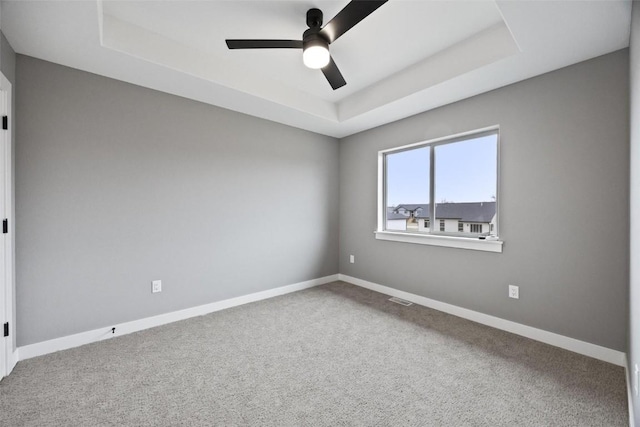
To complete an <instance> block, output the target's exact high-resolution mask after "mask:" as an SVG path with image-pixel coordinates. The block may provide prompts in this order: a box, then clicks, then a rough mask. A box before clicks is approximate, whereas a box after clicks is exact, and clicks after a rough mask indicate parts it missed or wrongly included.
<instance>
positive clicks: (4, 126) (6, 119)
mask: <svg viewBox="0 0 640 427" xmlns="http://www.w3.org/2000/svg"><path fill="white" fill-rule="evenodd" d="M2 129H4V130H7V129H9V117H8V116H2Z"/></svg>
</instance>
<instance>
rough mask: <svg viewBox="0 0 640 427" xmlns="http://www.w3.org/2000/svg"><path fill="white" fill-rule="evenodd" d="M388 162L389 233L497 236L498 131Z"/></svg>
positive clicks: (389, 155)
mask: <svg viewBox="0 0 640 427" xmlns="http://www.w3.org/2000/svg"><path fill="white" fill-rule="evenodd" d="M384 161H385V163H384V165H385V174H384V176H385V194H384V196H385V200H386V212H385V224H386V230H388V231H407V232H417V233H436V234H453V235H464V236H469V237H473V236H479V237H486V236H488V235H495V232H496V230H497V194H498V130H497V129H495V130H491V131H484V132H479V133H476V134H470V135H465V136H464V137H452V138H451V139H449V140H447V139H444V140H438V141H437V142H433V143H428V142H427V143H424V144H418V145H416V146H412V147H410V148H408V149H407V148H403V149H399V150H398V151H393V150H390V151H389V152H386V153H385V155H384ZM432 206H434V208H435V209H433V210H432V208H431V207H432ZM432 218H433V220H432Z"/></svg>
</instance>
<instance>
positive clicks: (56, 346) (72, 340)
mask: <svg viewBox="0 0 640 427" xmlns="http://www.w3.org/2000/svg"><path fill="white" fill-rule="evenodd" d="M336 280H338V275H337V274H333V275H331V276H325V277H321V278H318V279H313V280H307V281H306V282H300V283H294V284H292V285H288V286H282V287H279V288H275V289H269V290H266V291H262V292H256V293H253V294H249V295H243V296H240V297H236V298H231V299H227V300H223V301H217V302H213V303H210V304H205V305H200V306H197V307H192V308H187V309H184V310H179V311H173V312H171V313H165V314H160V315H158V316H153V317H147V318H145V319H140V320H134V321H131V322H126V323H119V324H115V325H112V326H109V327H104V328H101V329H94V330H92V331H87V332H81V333H79V334H74V335H68V336H66V337H61V338H55V339H52V340H48V341H42V342H39V343H35V344H29V345H25V346H22V347H19V348H18V352H17V357H18V359H19V360H25V359H30V358H32V357H36V356H42V355H44V354H49V353H53V352H56V351H60V350H66V349H68V348H73V347H79V346H81V345H84V344H89V343H92V342H96V341H102V340H105V339H110V338H113V337H117V336H122V335H125V334H130V333H132V332H137V331H142V330H144V329H149V328H153V327H155V326H160V325H165V324H167V323H171V322H176V321H178V320H184V319H189V318H191V317H196V316H202V315H204V314H209V313H213V312H214V311H220V310H224V309H225V308H231V307H236V306H239V305H243V304H248V303H251V302H255V301H260V300H264V299H268V298H273V297H277V296H280V295H284V294H288V293H291V292H296V291H300V290H303V289H308V288H312V287H314V286H319V285H324V284H325V283H330V282H335V281H336ZM112 327H115V328H116V330H115V333H111V328H112Z"/></svg>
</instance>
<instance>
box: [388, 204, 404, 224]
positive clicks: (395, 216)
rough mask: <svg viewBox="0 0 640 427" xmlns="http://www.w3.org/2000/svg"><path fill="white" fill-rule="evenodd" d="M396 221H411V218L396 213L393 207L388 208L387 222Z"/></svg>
mask: <svg viewBox="0 0 640 427" xmlns="http://www.w3.org/2000/svg"><path fill="white" fill-rule="evenodd" d="M394 219H409V216H408V215H404V214H401V213H398V212H396V211H395V209H394V208H393V207H388V208H387V221H390V220H394Z"/></svg>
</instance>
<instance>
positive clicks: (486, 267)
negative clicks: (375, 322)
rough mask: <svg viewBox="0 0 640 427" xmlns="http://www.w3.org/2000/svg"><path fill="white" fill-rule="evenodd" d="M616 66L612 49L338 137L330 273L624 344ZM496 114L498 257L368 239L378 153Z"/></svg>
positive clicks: (624, 187)
mask: <svg viewBox="0 0 640 427" xmlns="http://www.w3.org/2000/svg"><path fill="white" fill-rule="evenodd" d="M628 73H629V64H628V52H627V50H622V51H618V52H614V53H612V54H609V55H606V56H602V57H599V58H596V59H593V60H590V61H587V62H583V63H580V64H577V65H574V66H571V67H568V68H565V69H561V70H558V71H555V72H552V73H548V74H545V75H542V76H539V77H536V78H533V79H530V80H526V81H523V82H520V83H517V84H514V85H511V86H508V87H505V88H501V89H498V90H495V91H492V92H489V93H486V94H483V95H479V96H476V97H474V98H470V99H467V100H464V101H461V102H458V103H455V104H451V105H448V106H445V107H442V108H439V109H436V110H433V111H429V112H426V113H423V114H419V115H417V116H414V117H410V118H407V119H404V120H401V121H398V122H395V123H391V124H388V125H385V126H382V127H379V128H376V129H373V130H370V131H366V132H363V133H360V134H357V135H353V136H351V137H348V138H345V139H343V140H342V141H341V147H340V272H341V273H343V274H347V275H350V276H354V277H358V278H361V279H365V280H369V281H372V282H375V283H379V284H382V285H387V286H391V287H393V288H397V289H400V290H404V291H407V292H412V293H415V294H418V295H422V296H425V297H429V298H433V299H436V300H439V301H443V302H447V303H450V304H454V305H457V306H460V307H465V308H469V309H472V310H476V311H479V312H482V313H487V314H490V315H494V316H497V317H501V318H504V319H508V320H512V321H515V322H518V323H522V324H525V325H530V326H533V327H536V328H541V329H544V330H547V331H552V332H556V333H559V334H562V335H565V336H569V337H573V338H576V339H580V340H584V341H587V342H591V343H595V344H599V345H602V346H605V347H609V348H612V349H616V350H620V351H625V348H626V333H627V332H626V330H627V295H628V244H629V234H628V223H629V210H628V204H629V166H628V164H629V160H628V159H629V157H628V156H629V142H628V141H629V140H628V135H629V105H628V100H629V96H628V89H629V85H628V75H629V74H628ZM496 124H498V125H500V126H501V182H500V186H501V193H500V203H501V207H500V209H501V212H500V215H501V216H500V220H501V223H500V230H501V237H502V238H503V239H504V241H505V245H504V252H503V253H502V254H495V253H487V252H477V251H469V250H463V249H453V248H443V247H432V246H423V245H413V244H406V243H396V242H387V241H378V240H375V238H374V234H373V230H374V229H375V226H376V194H377V190H376V177H377V169H376V168H377V151H378V150H381V149H385V148H391V147H395V146H399V145H403V144H408V143H412V142H418V141H424V140H428V139H431V138H435V137H441V136H446V135H450V134H455V133H459V132H463V131H469V130H473V129H479V128H483V127H486V126H490V125H496ZM349 254H354V255H355V257H356V263H355V264H350V263H349ZM508 284H515V285H519V286H520V299H519V300H511V299H508V298H507V285H508Z"/></svg>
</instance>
